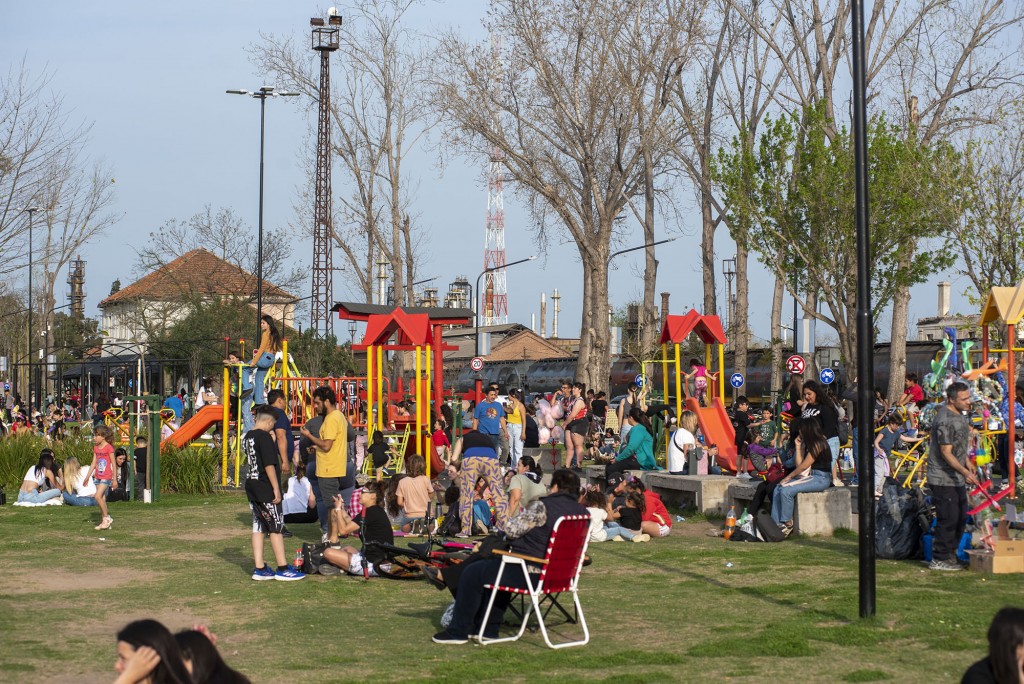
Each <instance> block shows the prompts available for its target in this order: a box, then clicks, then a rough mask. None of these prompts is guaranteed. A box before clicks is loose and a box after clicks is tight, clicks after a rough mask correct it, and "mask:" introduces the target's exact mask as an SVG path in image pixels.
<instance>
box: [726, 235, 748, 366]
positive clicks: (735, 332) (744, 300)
mask: <svg viewBox="0 0 1024 684" xmlns="http://www.w3.org/2000/svg"><path fill="white" fill-rule="evenodd" d="M749 292H750V282H749V280H747V248H746V247H745V246H744V245H743V244H742V242H737V243H736V306H734V307H733V310H732V313H731V314H730V316H729V326H730V327H731V328H732V336H733V345H734V347H733V348H734V349H735V350H736V352H735V356H734V357H733V358H734V360H733V365H734V366H735V369H736V372H737V373H740V374H742V375H744V376H746V374H747V349H748V347H749V346H750V316H749V313H750V312H749V311H748V300H749ZM726 306H729V304H727V305H726Z"/></svg>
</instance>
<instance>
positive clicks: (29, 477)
mask: <svg viewBox="0 0 1024 684" xmlns="http://www.w3.org/2000/svg"><path fill="white" fill-rule="evenodd" d="M25 481H26V482H35V483H36V485H37V486H39V487H42V486H43V483H44V482H46V468H40V469H39V474H38V475H36V467H35V466H31V467H30V468H29V469H28V472H27V473H25Z"/></svg>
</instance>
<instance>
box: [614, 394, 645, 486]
mask: <svg viewBox="0 0 1024 684" xmlns="http://www.w3.org/2000/svg"><path fill="white" fill-rule="evenodd" d="M626 420H627V421H628V422H629V425H630V430H629V436H628V437H627V439H626V443H625V444H623V445H622V448H621V449H620V450H619V453H618V454H616V456H615V461H613V462H612V463H609V464H608V466H607V467H606V468H605V478H607V477H608V476H609V475H612V474H614V473H621V472H623V471H626V470H654V469H655V468H657V467H658V466H657V464H656V463H655V462H654V427H653V426H652V425H651V419H650V418H648V417H647V414H646V413H644V412H643V411H641V410H640V408H639V407H636V406H634V407H633V409H632V410H631V411H630V412H629V416H628V417H627V418H626ZM637 426H641V427H643V429H642V430H634V429H633V428H635V427H637Z"/></svg>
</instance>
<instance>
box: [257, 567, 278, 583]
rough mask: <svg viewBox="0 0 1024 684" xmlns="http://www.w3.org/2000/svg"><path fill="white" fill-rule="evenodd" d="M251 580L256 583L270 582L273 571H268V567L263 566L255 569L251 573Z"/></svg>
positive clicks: (272, 577)
mask: <svg viewBox="0 0 1024 684" xmlns="http://www.w3.org/2000/svg"><path fill="white" fill-rule="evenodd" d="M252 578H253V579H254V580H256V581H257V582H262V581H264V580H272V579H274V571H273V570H271V569H270V566H269V565H264V566H263V567H262V568H256V569H254V570H253V571H252Z"/></svg>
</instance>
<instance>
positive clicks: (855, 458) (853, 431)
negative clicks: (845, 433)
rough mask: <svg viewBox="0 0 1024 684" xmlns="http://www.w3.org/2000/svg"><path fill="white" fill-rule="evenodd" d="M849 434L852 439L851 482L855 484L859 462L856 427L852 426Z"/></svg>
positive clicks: (858, 473)
mask: <svg viewBox="0 0 1024 684" xmlns="http://www.w3.org/2000/svg"><path fill="white" fill-rule="evenodd" d="M850 435H851V436H852V439H853V444H852V447H853V483H854V484H857V482H859V478H860V463H858V462H857V453H858V452H857V445H858V444H859V442H860V440H858V439H857V428H853V430H851V431H850Z"/></svg>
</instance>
